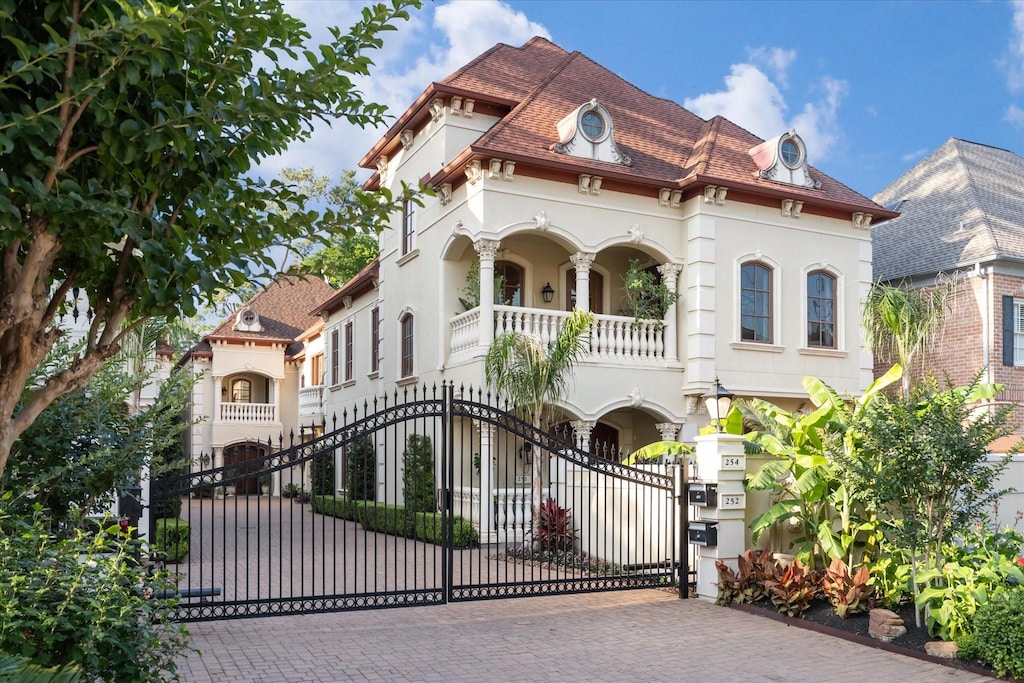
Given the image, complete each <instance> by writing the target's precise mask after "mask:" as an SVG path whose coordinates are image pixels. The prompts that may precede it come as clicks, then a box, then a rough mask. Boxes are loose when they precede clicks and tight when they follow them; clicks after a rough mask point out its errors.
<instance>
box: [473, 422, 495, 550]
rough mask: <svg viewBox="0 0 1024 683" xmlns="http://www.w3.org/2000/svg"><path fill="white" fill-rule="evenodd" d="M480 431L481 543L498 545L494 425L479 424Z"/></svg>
mask: <svg viewBox="0 0 1024 683" xmlns="http://www.w3.org/2000/svg"><path fill="white" fill-rule="evenodd" d="M476 426H477V429H478V430H479V431H480V543H482V544H487V543H497V542H498V539H497V534H496V533H495V523H494V452H493V450H494V434H495V432H496V431H497V429H496V428H495V426H494V425H492V424H488V423H486V422H478V423H477V425H476Z"/></svg>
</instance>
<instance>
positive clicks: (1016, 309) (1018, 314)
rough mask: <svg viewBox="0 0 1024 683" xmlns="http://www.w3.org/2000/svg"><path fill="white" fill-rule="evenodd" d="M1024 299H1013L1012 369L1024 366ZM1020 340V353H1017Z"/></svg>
mask: <svg viewBox="0 0 1024 683" xmlns="http://www.w3.org/2000/svg"><path fill="white" fill-rule="evenodd" d="M1022 309H1024V299H1020V298H1017V297H1013V367H1016V368H1019V367H1022V366H1024V319H1022V318H1024V315H1022V314H1024V311H1022ZM1018 338H1020V340H1021V345H1020V348H1021V353H1017V350H1018V348H1019V347H1018V343H1017V340H1018Z"/></svg>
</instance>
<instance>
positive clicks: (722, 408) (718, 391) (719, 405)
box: [704, 377, 735, 434]
mask: <svg viewBox="0 0 1024 683" xmlns="http://www.w3.org/2000/svg"><path fill="white" fill-rule="evenodd" d="M734 395H735V394H733V393H732V392H731V391H729V390H728V389H726V388H725V387H723V386H722V383H721V382H719V381H718V377H715V383H714V384H713V385H712V386H711V388H710V389H709V390H708V393H706V394H704V405H705V406H707V409H708V416H709V417H710V418H711V419H712V420H714V421H715V424H716V425H717V431H718V433H719V434H721V433H722V419H723V418H724V417H725V416H726V415H728V414H729V408H731V407H732V397H733V396H734Z"/></svg>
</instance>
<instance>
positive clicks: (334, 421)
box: [331, 413, 338, 432]
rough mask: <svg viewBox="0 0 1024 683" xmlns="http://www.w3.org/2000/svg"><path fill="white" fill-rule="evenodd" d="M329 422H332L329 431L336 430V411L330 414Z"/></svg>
mask: <svg viewBox="0 0 1024 683" xmlns="http://www.w3.org/2000/svg"><path fill="white" fill-rule="evenodd" d="M331 424H332V427H331V431H332V432H336V431H338V413H334V414H332V415H331Z"/></svg>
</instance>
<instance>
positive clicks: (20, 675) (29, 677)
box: [0, 654, 82, 683]
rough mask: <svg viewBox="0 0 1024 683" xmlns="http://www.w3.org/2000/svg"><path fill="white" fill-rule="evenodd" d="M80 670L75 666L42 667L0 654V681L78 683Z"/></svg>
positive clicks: (80, 677)
mask: <svg viewBox="0 0 1024 683" xmlns="http://www.w3.org/2000/svg"><path fill="white" fill-rule="evenodd" d="M80 680H82V670H81V669H79V668H78V667H77V666H66V667H64V666H62V667H53V668H49V667H42V666H39V665H38V664H33V663H31V662H29V661H28V660H26V659H22V658H21V657H15V656H13V655H5V654H0V681H11V682H15V681H16V682H17V683H78V682H79V681H80Z"/></svg>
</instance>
